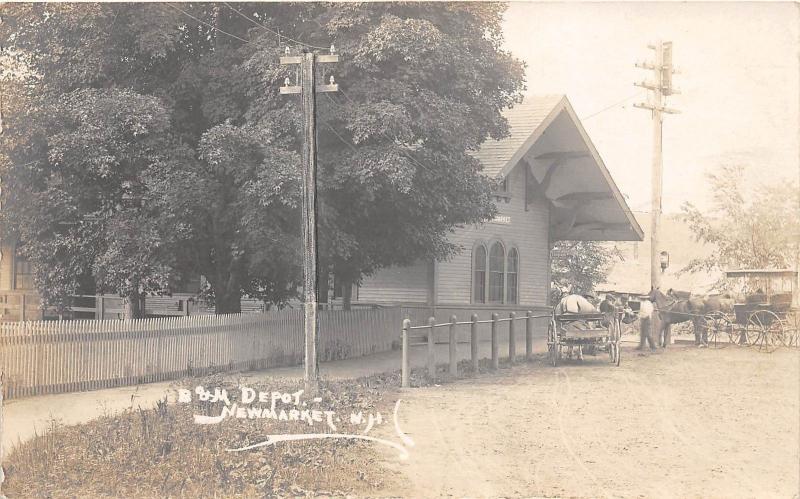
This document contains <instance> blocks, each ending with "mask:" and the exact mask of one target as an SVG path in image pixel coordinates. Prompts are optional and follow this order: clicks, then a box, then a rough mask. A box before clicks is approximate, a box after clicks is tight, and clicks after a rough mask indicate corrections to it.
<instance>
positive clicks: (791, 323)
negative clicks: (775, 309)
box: [783, 311, 800, 347]
mask: <svg viewBox="0 0 800 499" xmlns="http://www.w3.org/2000/svg"><path fill="white" fill-rule="evenodd" d="M785 325H786V330H785V331H784V335H783V344H784V345H785V346H787V347H800V311H794V312H789V315H787V316H786V321H785Z"/></svg>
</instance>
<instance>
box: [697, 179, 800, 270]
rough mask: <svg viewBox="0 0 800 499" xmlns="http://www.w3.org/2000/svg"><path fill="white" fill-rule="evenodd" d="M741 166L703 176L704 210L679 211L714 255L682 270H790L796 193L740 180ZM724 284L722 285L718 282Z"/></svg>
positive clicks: (789, 187)
mask: <svg viewBox="0 0 800 499" xmlns="http://www.w3.org/2000/svg"><path fill="white" fill-rule="evenodd" d="M744 171H745V168H744V166H742V165H723V166H721V167H719V168H718V169H717V170H716V171H711V172H709V173H708V174H707V177H708V180H709V186H710V190H711V192H712V198H711V200H712V202H711V207H710V209H709V210H700V209H698V208H697V207H696V206H695V205H693V204H692V203H685V204H684V205H683V206H682V208H681V210H682V215H683V218H684V219H685V220H686V221H687V222H688V224H689V227H690V228H691V230H692V232H694V235H695V238H696V239H697V240H698V241H702V242H704V243H707V244H709V245H710V246H711V247H712V248H714V249H713V251H712V252H711V253H710V254H709V255H708V256H706V257H704V258H698V259H694V260H692V261H691V262H689V264H688V265H687V266H686V267H685V268H684V269H682V271H683V272H695V271H704V272H713V271H721V270H726V269H731V268H775V269H781V268H790V267H793V266H794V265H795V264H796V258H797V254H798V251H799V250H800V190H798V186H797V184H796V183H795V182H786V181H781V182H780V183H771V184H770V183H761V184H758V185H755V186H752V185H748V184H747V183H746V182H745V181H744ZM718 284H719V285H720V286H724V282H723V281H720V282H719V283H718Z"/></svg>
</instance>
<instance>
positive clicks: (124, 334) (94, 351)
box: [0, 308, 402, 399]
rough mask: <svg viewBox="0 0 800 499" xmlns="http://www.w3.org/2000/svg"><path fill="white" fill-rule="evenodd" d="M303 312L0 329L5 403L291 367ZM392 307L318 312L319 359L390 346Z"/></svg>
mask: <svg viewBox="0 0 800 499" xmlns="http://www.w3.org/2000/svg"><path fill="white" fill-rule="evenodd" d="M303 320H304V319H303V313H302V311H299V310H289V311H275V312H267V313H261V314H231V315H210V316H209V315H198V316H191V317H169V318H158V319H140V320H87V321H34V322H15V323H0V372H5V383H4V389H5V396H6V398H9V399H10V398H15V397H22V396H27V395H39V394H47V393H66V392H74V391H82V390H91V389H97V388H109V387H114V386H126V385H135V384H139V383H147V382H152V381H163V380H169V379H178V378H182V377H184V376H197V375H203V374H207V373H210V372H221V371H236V370H253V369H265V368H269V367H279V366H292V365H299V364H301V363H302V359H303V348H304V341H303ZM401 321H402V316H401V310H400V309H399V308H389V309H375V310H350V311H343V310H336V311H320V312H319V322H320V332H319V345H318V352H319V355H320V359H321V360H323V361H324V360H333V359H342V358H351V357H358V356H361V355H367V354H370V353H375V352H381V351H387V350H390V349H392V348H398V347H399V340H400V329H399V327H398V325H399V324H400V323H401Z"/></svg>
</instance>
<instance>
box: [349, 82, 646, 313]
mask: <svg viewBox="0 0 800 499" xmlns="http://www.w3.org/2000/svg"><path fill="white" fill-rule="evenodd" d="M505 116H506V118H507V119H508V122H509V126H510V135H509V136H508V137H506V138H504V139H502V140H500V141H495V140H490V141H488V142H486V143H484V144H483V146H482V148H481V149H480V151H479V152H478V153H477V154H476V156H477V158H478V159H479V160H480V161H481V163H482V164H483V169H484V173H485V174H486V175H488V176H490V177H495V178H498V179H502V185H503V189H502V191H501V192H497V193H495V199H496V204H497V207H498V211H499V214H498V215H497V217H495V218H494V219H493V220H491V221H489V222H488V223H485V224H482V225H479V226H465V227H459V228H457V229H456V230H455V231H454V233H453V234H452V236H451V240H452V241H453V242H454V243H456V244H458V245H460V246H461V247H462V251H461V252H460V254H458V255H457V256H455V257H454V258H452V259H451V260H449V261H443V262H433V261H430V262H426V261H420V262H418V263H416V264H415V265H412V266H409V267H402V268H387V269H383V270H380V271H379V272H377V273H376V274H375V275H373V276H371V277H369V278H365V280H364V282H363V283H362V285H361V286H360V287H359V288H358V290H357V291H356V293H354V296H355V297H356V300H357V302H362V303H379V304H387V305H388V304H403V305H406V306H410V305H414V304H416V305H418V306H420V308H423V309H428V310H425V312H424V313H421V314H420V317H419V318H421V317H423V316H424V314H428V313H431V311H430V310H429V309H430V308H435V310H436V316H437V317H439V316H441V317H445V316H447V315H449V314H450V313H453V314H456V315H457V316H459V319H461V318H462V317H464V315H465V314H464V313H463V312H464V310H472V311H478V312H479V313H480V311H481V310H482V309H485V310H486V311H487V313H488V311H489V310H492V311H498V312H503V311H504V312H505V313H506V314H507V313H508V311H512V310H519V311H522V310H541V309H542V307H546V306H547V305H548V296H549V291H550V248H551V247H552V244H553V243H554V242H555V241H558V240H584V241H641V240H642V237H643V233H642V229H641V227H640V226H639V224H638V223H637V222H636V219H635V218H634V216H633V214H632V213H631V210H630V209H629V208H628V206H627V204H626V203H625V200H624V199H623V196H622V194H621V193H620V191H619V189H618V188H617V186H616V184H615V183H614V180H613V179H612V178H611V175H610V174H609V172H608V169H606V167H605V165H604V164H603V160H602V159H601V158H600V156H599V154H598V153H597V150H596V149H595V147H594V145H593V144H592V142H591V140H590V139H589V137H588V135H587V134H586V131H585V130H584V128H583V126H582V125H581V123H580V121H579V119H578V117H577V116H576V114H575V111H574V109H573V108H572V106H571V104H570V103H569V100H568V99H567V98H566V97H565V96H563V95H548V96H532V97H526V98H525V100H524V101H523V102H522V103H521V104H517V105H515V106H514V107H513V108H511V109H509V110H507V111H506V113H505ZM448 309H450V310H448ZM451 310H452V312H451ZM481 315H484V314H483V313H481Z"/></svg>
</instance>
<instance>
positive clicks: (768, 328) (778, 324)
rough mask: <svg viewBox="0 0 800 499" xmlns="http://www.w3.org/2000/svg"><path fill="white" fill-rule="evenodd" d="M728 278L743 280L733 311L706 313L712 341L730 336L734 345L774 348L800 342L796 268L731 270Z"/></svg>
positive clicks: (766, 349) (714, 342)
mask: <svg viewBox="0 0 800 499" xmlns="http://www.w3.org/2000/svg"><path fill="white" fill-rule="evenodd" d="M725 276H726V277H727V278H728V279H738V280H739V281H740V286H739V287H740V289H741V291H742V292H741V293H739V294H738V295H734V296H735V300H734V304H733V313H732V314H731V313H730V312H728V313H725V312H713V313H711V314H708V315H707V316H706V317H705V324H706V326H705V327H706V328H707V330H708V334H709V338H708V340H709V344H713V345H714V346H717V345H718V344H719V340H720V339H722V338H723V337H724V336H727V339H728V342H729V343H731V344H734V345H746V346H754V347H757V348H758V349H759V351H763V352H772V351H774V350H775V348H777V347H778V346H798V341H799V338H798V336H799V335H798V327H799V326H800V324H799V323H800V308H799V307H798V298H800V296H798V289H797V286H796V283H797V271H796V270H788V269H783V270H772V269H746V270H729V271H727V272H726V273H725Z"/></svg>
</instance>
